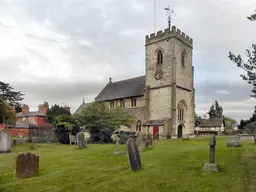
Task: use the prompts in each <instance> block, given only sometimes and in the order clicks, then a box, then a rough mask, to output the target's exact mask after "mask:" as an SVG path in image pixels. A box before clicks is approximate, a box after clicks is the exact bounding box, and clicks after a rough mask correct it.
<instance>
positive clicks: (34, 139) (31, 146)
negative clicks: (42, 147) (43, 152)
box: [29, 136, 38, 150]
mask: <svg viewBox="0 0 256 192" xmlns="http://www.w3.org/2000/svg"><path fill="white" fill-rule="evenodd" d="M37 143H38V137H35V136H34V137H32V138H31V145H30V147H29V148H30V149H32V150H33V149H35V148H36V145H37Z"/></svg>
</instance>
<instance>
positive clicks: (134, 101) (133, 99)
mask: <svg viewBox="0 0 256 192" xmlns="http://www.w3.org/2000/svg"><path fill="white" fill-rule="evenodd" d="M131 103H132V107H136V98H132V99H131Z"/></svg>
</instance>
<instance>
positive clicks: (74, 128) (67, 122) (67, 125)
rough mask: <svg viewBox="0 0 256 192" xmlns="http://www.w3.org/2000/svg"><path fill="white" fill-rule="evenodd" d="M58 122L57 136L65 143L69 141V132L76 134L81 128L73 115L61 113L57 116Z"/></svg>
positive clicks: (56, 121) (56, 120)
mask: <svg viewBox="0 0 256 192" xmlns="http://www.w3.org/2000/svg"><path fill="white" fill-rule="evenodd" d="M55 123H56V130H55V133H56V136H57V138H58V140H59V141H60V142H61V143H63V144H67V143H69V134H71V135H76V134H77V133H78V132H79V130H80V128H79V125H78V123H77V121H76V119H75V117H73V116H72V115H67V114H64V115H59V116H57V117H56V118H55Z"/></svg>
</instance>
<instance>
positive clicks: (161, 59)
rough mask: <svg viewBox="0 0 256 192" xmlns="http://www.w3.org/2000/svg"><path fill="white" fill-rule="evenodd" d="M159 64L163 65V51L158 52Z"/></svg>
mask: <svg viewBox="0 0 256 192" xmlns="http://www.w3.org/2000/svg"><path fill="white" fill-rule="evenodd" d="M157 64H163V53H162V51H161V50H159V51H158V52H157Z"/></svg>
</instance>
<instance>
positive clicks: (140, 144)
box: [135, 131, 145, 151]
mask: <svg viewBox="0 0 256 192" xmlns="http://www.w3.org/2000/svg"><path fill="white" fill-rule="evenodd" d="M135 136H136V144H137V146H138V148H139V151H141V150H142V149H144V148H145V144H144V141H143V135H142V134H141V132H140V131H137V132H136V134H135Z"/></svg>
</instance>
